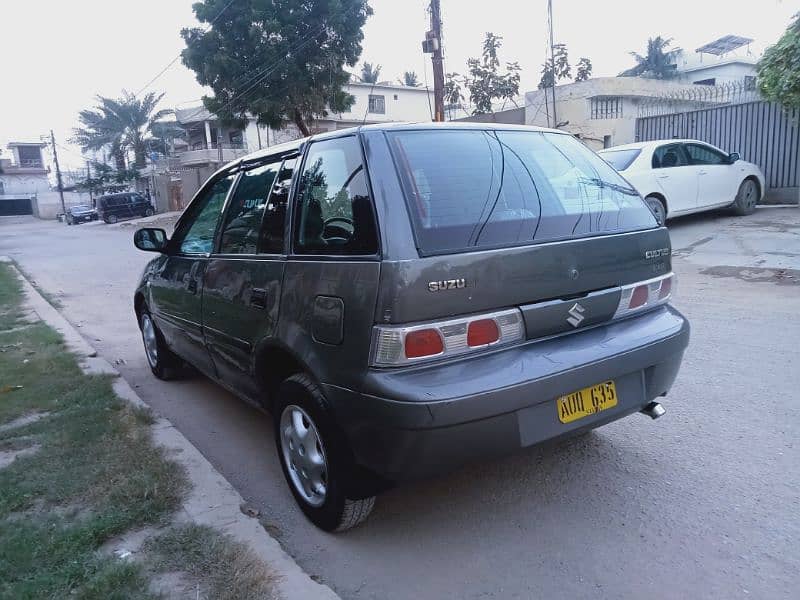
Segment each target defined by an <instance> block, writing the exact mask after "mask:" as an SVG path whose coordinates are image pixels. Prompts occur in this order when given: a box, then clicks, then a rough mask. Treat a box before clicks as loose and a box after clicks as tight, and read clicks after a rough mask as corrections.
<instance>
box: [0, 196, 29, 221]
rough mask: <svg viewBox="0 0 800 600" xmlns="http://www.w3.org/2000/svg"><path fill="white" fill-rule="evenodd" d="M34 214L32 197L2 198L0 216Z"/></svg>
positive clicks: (0, 199) (0, 200)
mask: <svg viewBox="0 0 800 600" xmlns="http://www.w3.org/2000/svg"><path fill="white" fill-rule="evenodd" d="M32 214H33V206H32V205H31V199H30V198H28V197H25V198H0V217H8V216H11V215H32Z"/></svg>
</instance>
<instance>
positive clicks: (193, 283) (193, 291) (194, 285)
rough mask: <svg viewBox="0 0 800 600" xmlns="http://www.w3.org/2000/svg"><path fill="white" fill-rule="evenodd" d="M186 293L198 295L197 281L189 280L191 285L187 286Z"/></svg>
mask: <svg viewBox="0 0 800 600" xmlns="http://www.w3.org/2000/svg"><path fill="white" fill-rule="evenodd" d="M186 291H188V292H189V293H190V294H196V293H197V279H194V278H192V279H190V280H189V283H187V284H186Z"/></svg>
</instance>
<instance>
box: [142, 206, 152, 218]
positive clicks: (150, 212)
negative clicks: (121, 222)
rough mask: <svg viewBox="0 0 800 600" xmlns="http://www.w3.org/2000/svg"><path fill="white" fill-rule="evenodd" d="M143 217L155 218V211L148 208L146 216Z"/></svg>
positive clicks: (145, 212)
mask: <svg viewBox="0 0 800 600" xmlns="http://www.w3.org/2000/svg"><path fill="white" fill-rule="evenodd" d="M143 216H145V217H152V216H153V209H152V208H146V209H145V211H144V215H143Z"/></svg>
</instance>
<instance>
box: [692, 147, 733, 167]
mask: <svg viewBox="0 0 800 600" xmlns="http://www.w3.org/2000/svg"><path fill="white" fill-rule="evenodd" d="M685 147H686V152H687V153H688V154H689V162H690V163H691V164H693V165H722V164H725V162H726V160H727V156H725V155H724V154H723V153H722V152H718V151H717V150H714V149H713V148H710V147H709V146H703V145H700V144H686V146H685Z"/></svg>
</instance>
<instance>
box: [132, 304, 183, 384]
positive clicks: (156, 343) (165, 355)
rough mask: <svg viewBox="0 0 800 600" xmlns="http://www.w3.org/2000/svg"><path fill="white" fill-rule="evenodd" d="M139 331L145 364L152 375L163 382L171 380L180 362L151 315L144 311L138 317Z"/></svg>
mask: <svg viewBox="0 0 800 600" xmlns="http://www.w3.org/2000/svg"><path fill="white" fill-rule="evenodd" d="M139 329H140V330H141V332H142V341H143V342H144V354H145V357H146V358H147V364H148V365H149V366H150V370H151V371H152V372H153V375H155V376H156V377H158V378H159V379H162V380H164V381H168V380H170V379H173V378H174V377H175V373H176V372H177V371H178V370H179V369H180V366H181V360H180V359H179V358H178V357H177V356H176V355H175V354H174V353H173V352H172V350H170V349H169V348H168V347H167V345H166V343H165V342H164V337H163V336H162V335H161V332H160V331H159V330H158V329H157V328H156V324H155V322H154V321H153V317H152V315H150V312H149V311H147V310H146V309H145V310H143V311H142V314H141V316H140V317H139Z"/></svg>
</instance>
